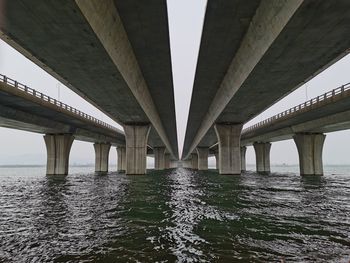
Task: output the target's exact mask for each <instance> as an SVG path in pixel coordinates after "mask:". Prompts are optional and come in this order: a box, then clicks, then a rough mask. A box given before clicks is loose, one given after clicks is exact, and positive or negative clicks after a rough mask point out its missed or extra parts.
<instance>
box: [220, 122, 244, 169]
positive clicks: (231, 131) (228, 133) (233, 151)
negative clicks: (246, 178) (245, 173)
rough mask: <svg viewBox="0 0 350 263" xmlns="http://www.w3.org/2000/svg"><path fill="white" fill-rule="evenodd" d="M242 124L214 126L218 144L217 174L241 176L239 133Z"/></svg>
mask: <svg viewBox="0 0 350 263" xmlns="http://www.w3.org/2000/svg"><path fill="white" fill-rule="evenodd" d="M242 127H243V124H215V125H214V128H215V132H216V136H217V138H218V142H219V173H220V174H241V148H240V141H241V131H242Z"/></svg>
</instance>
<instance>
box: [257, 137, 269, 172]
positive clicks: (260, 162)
mask: <svg viewBox="0 0 350 263" xmlns="http://www.w3.org/2000/svg"><path fill="white" fill-rule="evenodd" d="M253 146H254V150H255V158H256V171H257V172H258V173H262V174H268V173H270V149H271V143H269V142H255V143H254V144H253Z"/></svg>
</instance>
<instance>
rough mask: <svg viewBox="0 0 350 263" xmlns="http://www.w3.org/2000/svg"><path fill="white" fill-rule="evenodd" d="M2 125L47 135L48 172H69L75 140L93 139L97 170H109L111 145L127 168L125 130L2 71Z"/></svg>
mask: <svg viewBox="0 0 350 263" xmlns="http://www.w3.org/2000/svg"><path fill="white" fill-rule="evenodd" d="M0 126H1V127H6V128H12V129H18V130H24V131H30V132H35V133H40V134H45V136H44V139H45V143H46V149H47V174H67V173H68V163H69V152H70V148H71V145H72V143H73V140H80V141H87V142H93V143H94V148H95V154H96V163H95V170H96V172H107V171H108V156H109V150H110V147H111V146H112V145H113V146H116V147H118V148H117V149H118V151H119V153H118V155H119V156H118V157H119V159H120V162H121V163H120V164H118V168H119V169H123V170H125V161H124V162H122V160H123V159H124V160H125V135H124V132H122V131H121V130H119V129H117V128H115V127H113V126H111V125H109V124H107V123H105V122H103V121H100V120H98V119H96V118H94V117H92V116H90V115H88V114H86V113H84V112H82V111H80V110H77V109H76V108H74V107H71V106H69V105H67V104H65V103H62V102H60V101H58V100H56V99H53V98H51V97H49V96H47V95H45V94H43V93H41V92H39V91H37V90H35V89H32V88H30V87H28V86H26V85H23V84H21V83H19V82H17V81H15V80H13V79H11V78H8V77H6V76H4V75H1V74H0Z"/></svg>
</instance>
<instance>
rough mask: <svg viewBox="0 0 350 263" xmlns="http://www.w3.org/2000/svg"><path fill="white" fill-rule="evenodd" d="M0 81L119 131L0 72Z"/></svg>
mask: <svg viewBox="0 0 350 263" xmlns="http://www.w3.org/2000/svg"><path fill="white" fill-rule="evenodd" d="M0 81H1V82H3V83H6V84H7V85H9V86H11V87H14V88H15V89H17V90H21V91H23V92H25V93H26V94H29V95H32V96H34V97H36V98H39V99H42V100H43V101H46V102H49V103H51V104H53V105H55V106H57V107H59V108H62V109H64V110H67V111H69V112H71V113H74V114H76V115H77V116H80V117H82V118H84V119H86V120H89V121H92V122H94V123H96V124H98V125H101V126H103V127H106V128H108V129H111V130H114V131H117V132H118V131H119V129H117V128H115V127H113V126H112V125H110V124H108V123H105V122H103V121H101V120H99V119H96V118H95V117H92V116H91V115H89V114H86V113H84V112H82V111H80V110H78V109H76V108H74V107H71V106H69V105H67V104H65V103H63V102H61V101H58V100H56V99H54V98H52V97H50V96H47V95H45V94H43V93H41V92H39V91H37V90H35V89H32V88H29V87H28V86H26V85H24V84H22V83H19V82H18V81H16V80H14V79H11V78H8V77H7V76H5V75H2V74H0Z"/></svg>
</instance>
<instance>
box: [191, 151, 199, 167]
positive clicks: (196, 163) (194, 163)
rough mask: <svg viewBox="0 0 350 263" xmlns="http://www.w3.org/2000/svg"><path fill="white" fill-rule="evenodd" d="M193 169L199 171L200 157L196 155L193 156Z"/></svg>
mask: <svg viewBox="0 0 350 263" xmlns="http://www.w3.org/2000/svg"><path fill="white" fill-rule="evenodd" d="M191 168H192V169H195V170H198V155H197V154H196V153H192V154H191Z"/></svg>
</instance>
